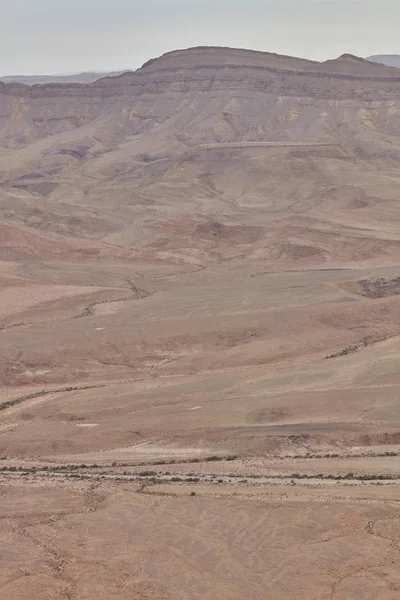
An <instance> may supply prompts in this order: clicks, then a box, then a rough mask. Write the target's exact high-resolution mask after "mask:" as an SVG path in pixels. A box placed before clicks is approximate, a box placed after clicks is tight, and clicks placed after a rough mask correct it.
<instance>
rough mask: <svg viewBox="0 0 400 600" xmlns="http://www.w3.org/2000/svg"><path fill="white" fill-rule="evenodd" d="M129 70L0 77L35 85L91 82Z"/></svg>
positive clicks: (7, 81)
mask: <svg viewBox="0 0 400 600" xmlns="http://www.w3.org/2000/svg"><path fill="white" fill-rule="evenodd" d="M129 72H131V71H129V70H128V69H127V70H124V71H110V72H96V71H85V72H83V73H73V74H71V75H7V76H5V77H0V81H3V82H4V83H23V84H25V85H37V84H46V83H93V82H95V81H97V80H98V79H101V78H102V77H116V76H117V75H122V74H123V73H129Z"/></svg>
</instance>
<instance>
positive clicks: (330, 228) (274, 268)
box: [0, 48, 400, 600]
mask: <svg viewBox="0 0 400 600" xmlns="http://www.w3.org/2000/svg"><path fill="white" fill-rule="evenodd" d="M399 198H400V71H399V70H398V69H396V68H392V67H386V66H384V65H382V64H377V63H373V62H371V61H368V60H364V59H361V58H357V57H355V56H352V55H348V54H345V55H343V56H341V57H339V58H338V59H336V60H331V61H326V62H325V63H317V62H314V61H307V60H303V59H296V58H292V57H285V56H279V55H275V54H266V53H261V52H252V51H246V50H234V49H227V48H195V49H190V50H181V51H177V52H172V53H169V54H166V55H164V56H163V57H161V58H159V59H155V60H151V61H148V63H146V64H145V65H144V66H143V67H142V68H141V69H139V70H138V71H135V72H133V73H126V74H123V75H120V76H117V77H106V78H102V79H100V80H99V81H96V82H95V83H91V84H88V85H83V84H49V85H35V86H32V87H30V86H26V85H22V84H18V83H10V84H4V83H3V84H1V83H0V218H1V225H0V341H1V343H0V458H2V460H1V461H0V479H1V484H2V487H1V489H0V494H1V497H2V498H3V500H4V503H5V506H6V507H7V509H5V510H6V512H7V519H6V520H5V521H4V527H3V530H2V533H1V535H3V539H4V543H5V544H6V546H5V547H6V548H8V550H6V551H5V555H6V558H7V560H6V562H5V563H4V564H5V566H4V568H3V567H2V571H1V572H0V598H3V597H4V598H9V597H20V598H25V597H26V598H28V597H31V595H32V593H33V592H32V590H35V592H34V593H35V594H36V596H37V597H44V596H43V594H45V593H47V592H46V590H49V589H50V590H51V595H50V596H49V597H52V598H53V597H54V598H57V599H58V598H60V599H61V598H69V599H70V600H78V599H79V600H93V599H94V598H99V597H100V598H102V597H104V598H108V597H110V596H112V597H115V598H121V600H122V599H125V598H126V599H128V598H129V599H130V600H132V598H135V599H136V598H137V599H144V598H146V599H147V598H149V599H150V598H151V599H152V600H153V599H154V598H160V599H161V598H162V599H168V600H170V599H174V600H175V599H179V600H180V599H182V600H183V599H189V598H215V597H218V598H222V599H226V600H228V599H229V600H242V599H243V598H247V597H248V598H249V600H250V598H251V600H258V599H260V600H261V598H263V599H264V598H265V597H266V594H267V596H268V597H271V598H272V597H273V598H277V599H280V598H282V599H283V598H285V599H286V598H298V599H299V600H302V599H303V598H304V599H305V598H307V599H310V598H313V599H315V600H321V599H324V600H328V599H329V600H349V599H350V598H351V599H358V598H360V600H361V598H362V599H363V600H364V599H365V598H371V599H372V598H374V599H376V598H378V599H379V600H394V599H395V598H398V595H399V589H400V582H399V579H398V576H397V572H398V562H399V560H400V555H399V547H398V543H399V539H400V538H399V532H398V526H397V515H398V502H399V490H400V488H399V483H400V479H399V477H398V472H397V467H396V465H397V462H398V457H399V456H400V448H399V444H400V413H399V406H398V393H399V385H400V379H399V373H398V361H399V340H400V307H399V302H398V295H399V277H400V204H399ZM378 484H379V485H378ZM27 490H29V493H27ZM136 492H139V493H136ZM195 496H196V497H195ZM11 497H15V498H17V501H16V502H15V503H14V504H13V503H12V502H11V500H10V498H11ZM217 522H218V524H217ZM278 522H279V523H280V525H279V526H278V525H277V523H278ZM82 532H84V533H82ZM14 547H15V548H19V549H21V552H22V553H23V558H22V559H21V558H19V554H18V553H17V551H16V550H13V548H14ZM219 557H222V558H219ZM82 561H83V562H84V565H83V566H82ZM3 562H4V561H3ZM132 564H134V565H135V568H134V569H133V570H132ZM157 569H158V570H157ZM156 570H157V572H156ZM1 586H2V587H1ZM246 594H247V596H246ZM368 594H369V595H368Z"/></svg>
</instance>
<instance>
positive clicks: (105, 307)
mask: <svg viewBox="0 0 400 600" xmlns="http://www.w3.org/2000/svg"><path fill="white" fill-rule="evenodd" d="M124 303H125V300H116V301H115V302H103V303H102V304H96V305H95V306H93V308H92V311H93V314H94V315H95V316H100V315H112V314H113V313H116V312H117V311H118V310H119V309H120V308H122V306H123V304H124Z"/></svg>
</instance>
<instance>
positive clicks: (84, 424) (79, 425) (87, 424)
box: [76, 423, 99, 427]
mask: <svg viewBox="0 0 400 600" xmlns="http://www.w3.org/2000/svg"><path fill="white" fill-rule="evenodd" d="M76 426H77V427H98V426H99V424H98V423H78V424H77V425H76Z"/></svg>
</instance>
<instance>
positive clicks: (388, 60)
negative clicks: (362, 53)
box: [367, 54, 400, 69]
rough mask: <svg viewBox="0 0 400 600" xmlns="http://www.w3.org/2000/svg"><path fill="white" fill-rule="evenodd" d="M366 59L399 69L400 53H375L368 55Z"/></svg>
mask: <svg viewBox="0 0 400 600" xmlns="http://www.w3.org/2000/svg"><path fill="white" fill-rule="evenodd" d="M367 60H370V61H372V62H376V63H381V64H383V65H386V66H387V67H397V68H398V69H400V54H376V55H374V56H368V58H367Z"/></svg>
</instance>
